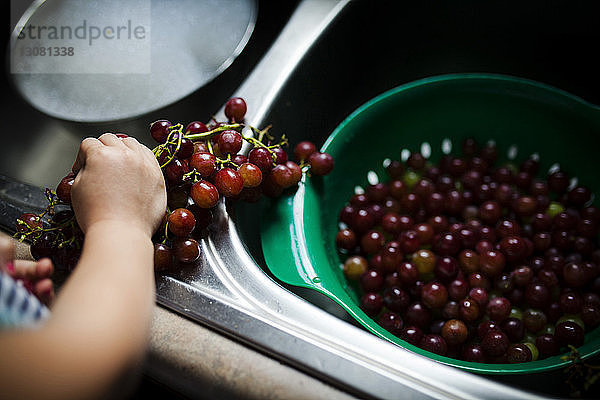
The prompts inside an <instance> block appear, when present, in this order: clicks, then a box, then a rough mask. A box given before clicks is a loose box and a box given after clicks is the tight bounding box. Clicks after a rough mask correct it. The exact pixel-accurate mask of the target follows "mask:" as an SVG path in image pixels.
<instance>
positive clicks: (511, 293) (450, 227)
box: [336, 139, 600, 363]
mask: <svg viewBox="0 0 600 400" xmlns="http://www.w3.org/2000/svg"><path fill="white" fill-rule="evenodd" d="M497 158H498V149H497V147H496V145H495V143H494V142H489V143H486V144H485V145H483V146H480V145H479V144H478V143H477V142H476V141H475V140H474V139H467V140H465V141H464V142H463V143H462V155H460V156H452V155H449V154H447V155H444V156H442V158H441V160H440V161H439V163H438V164H432V163H430V162H429V161H428V160H427V159H425V158H424V157H423V156H422V155H421V154H420V153H412V154H410V156H409V157H408V158H407V159H406V161H405V162H401V161H391V162H389V164H386V172H387V176H388V178H389V179H387V180H386V182H382V183H377V184H370V185H369V186H367V187H366V188H365V189H364V192H362V193H355V194H353V195H352V196H351V197H350V199H349V201H348V202H347V203H346V205H345V206H344V207H343V209H342V210H341V212H340V215H339V221H340V230H339V231H338V233H337V237H336V244H337V248H338V250H339V252H340V255H341V257H342V259H343V260H344V273H345V276H346V277H347V279H348V280H349V281H350V282H352V284H354V285H355V286H356V287H357V288H358V291H359V293H360V306H361V308H362V309H363V310H364V311H365V313H366V314H368V315H369V316H371V317H372V318H373V319H374V320H375V321H377V322H378V324H379V325H380V326H382V327H383V328H384V329H386V330H387V331H388V332H390V333H392V334H393V335H395V336H397V337H399V338H400V339H402V340H404V341H406V342H408V343H411V344H413V345H415V346H418V347H420V348H422V349H424V350H427V351H430V352H432V353H436V354H439V355H442V356H447V357H451V358H455V359H460V360H465V361H471V362H480V363H521V362H527V361H534V360H536V359H543V358H546V357H550V356H554V355H557V354H560V353H561V352H565V351H568V349H569V346H572V347H573V348H577V347H579V346H581V345H582V344H583V343H584V341H585V333H586V332H588V331H590V330H592V329H594V328H595V327H597V326H598V325H599V324H600V296H599V293H600V267H599V266H600V250H599V248H598V242H597V240H598V224H599V222H600V209H598V208H597V207H595V206H594V205H592V204H591V203H592V200H593V195H592V193H591V191H590V190H589V188H587V187H585V186H581V185H577V184H576V183H575V182H574V181H571V179H570V178H569V176H568V175H567V173H566V172H564V171H563V170H561V169H559V168H557V169H554V170H551V171H550V172H549V173H548V174H547V175H546V176H543V177H539V176H538V170H539V160H538V158H537V156H534V157H531V158H528V159H526V160H524V161H523V162H522V163H521V164H520V165H518V164H515V163H506V164H500V163H498V162H497Z"/></svg>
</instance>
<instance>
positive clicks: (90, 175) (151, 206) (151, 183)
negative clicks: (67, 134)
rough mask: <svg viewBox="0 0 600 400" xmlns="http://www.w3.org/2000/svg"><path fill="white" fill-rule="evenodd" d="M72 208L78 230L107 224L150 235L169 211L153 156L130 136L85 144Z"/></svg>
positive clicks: (75, 167)
mask: <svg viewBox="0 0 600 400" xmlns="http://www.w3.org/2000/svg"><path fill="white" fill-rule="evenodd" d="M73 172H75V173H77V177H76V178H75V181H74V182H73V187H72V189H71V205H72V207H73V211H74V212H75V215H76V217H77V222H78V223H79V226H80V227H81V229H82V230H83V232H86V231H87V230H88V229H89V228H90V227H91V226H92V225H94V224H96V223H98V222H101V221H109V222H116V223H120V224H126V225H128V226H136V227H138V228H139V229H141V230H142V231H143V232H144V233H146V234H147V235H148V237H150V236H152V234H153V233H154V232H155V231H156V229H157V228H158V226H159V225H160V222H161V220H162V218H163V216H164V213H165V210H166V207H167V194H166V191H165V181H164V178H163V175H162V172H161V170H160V166H159V165H158V161H157V160H156V158H155V157H154V155H153V154H152V152H151V151H150V150H149V149H148V148H147V147H145V146H144V145H142V144H140V143H139V142H138V141H137V140H136V139H134V138H132V137H126V138H123V139H121V138H119V137H117V136H115V135H113V134H111V133H105V134H103V135H102V136H100V138H98V139H95V138H87V139H85V140H83V142H81V146H80V148H79V154H78V155H77V159H76V161H75V164H74V165H73Z"/></svg>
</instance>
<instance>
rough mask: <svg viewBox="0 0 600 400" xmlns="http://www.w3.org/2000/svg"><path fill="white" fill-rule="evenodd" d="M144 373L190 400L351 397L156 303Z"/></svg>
mask: <svg viewBox="0 0 600 400" xmlns="http://www.w3.org/2000/svg"><path fill="white" fill-rule="evenodd" d="M16 257H17V258H18V259H31V255H30V253H29V247H28V246H27V245H26V244H24V243H19V244H18V245H17V252H16ZM144 374H145V375H146V376H148V377H150V378H151V379H153V380H155V381H157V382H158V383H160V384H162V385H164V386H166V387H168V388H169V389H171V390H173V391H175V392H177V393H179V394H181V395H182V396H183V397H190V398H194V399H214V398H219V399H229V398H232V399H239V398H243V399H331V400H352V399H356V398H355V397H353V396H351V395H349V394H348V393H345V392H342V391H340V390H338V389H336V388H334V387H332V386H330V385H328V384H327V383H324V382H322V381H321V380H319V379H316V378H314V377H312V376H310V375H308V374H306V373H304V372H302V371H300V370H298V369H296V368H294V367H292V366H289V365H286V364H283V363H281V362H280V361H278V360H275V359H274V358H272V357H270V356H268V355H267V354H263V353H261V352H258V351H256V350H254V349H252V348H250V347H248V346H247V345H245V344H243V343H240V342H238V341H236V340H234V339H233V338H230V337H227V336H224V335H222V334H221V333H219V332H217V331H215V330H213V329H211V328H209V327H207V326H204V325H201V324H199V323H197V322H194V321H191V320H189V319H187V318H185V317H183V316H181V315H179V314H177V313H174V312H172V311H171V310H169V309H167V308H164V307H162V306H161V305H159V304H157V305H156V306H155V308H154V317H153V321H152V326H151V332H150V343H149V348H148V353H147V358H146V362H145V366H144Z"/></svg>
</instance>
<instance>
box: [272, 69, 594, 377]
mask: <svg viewBox="0 0 600 400" xmlns="http://www.w3.org/2000/svg"><path fill="white" fill-rule="evenodd" d="M467 137H474V138H475V139H477V141H478V142H479V143H485V142H487V141H489V140H494V141H495V142H496V144H497V147H498V150H499V154H500V155H504V161H506V160H510V159H513V158H514V161H515V162H518V161H520V160H522V159H524V158H526V157H529V156H530V155H532V154H534V153H536V154H538V155H539V159H540V171H543V172H545V171H548V169H549V168H550V167H551V166H552V165H553V164H556V163H558V164H559V165H560V167H561V169H563V170H565V171H566V172H568V173H569V175H570V176H575V177H577V179H578V182H580V183H581V184H583V185H586V186H588V187H589V188H590V189H591V190H592V192H594V193H599V190H600V182H599V179H598V178H597V173H598V171H600V168H599V167H600V157H598V150H599V149H600V108H598V107H597V106H595V105H591V104H589V103H586V102H585V101H583V100H581V99H580V98H577V97H575V96H573V95H571V94H569V93H566V92H564V91H561V90H558V89H556V88H553V87H549V86H547V85H544V84H541V83H537V82H533V81H529V80H524V79H519V78H514V77H509V76H501V75H488V74H458V75H444V76H439V77H433V78H428V79H423V80H419V81H416V82H413V83H409V84H406V85H403V86H400V87H397V88H395V89H392V90H390V91H388V92H385V93H383V94H381V95H380V96H378V97H376V98H374V99H372V100H370V101H368V102H367V103H366V104H364V105H363V106H361V107H360V108H359V109H357V110H356V111H354V112H353V113H352V114H351V115H350V116H349V117H348V118H347V119H346V120H345V121H343V122H342V123H341V124H340V125H339V126H338V127H337V128H336V129H335V131H334V132H333V133H332V134H331V136H329V138H328V139H327V141H326V143H325V144H324V146H323V148H322V151H325V152H328V153H330V154H331V155H332V156H333V157H334V159H335V168H334V170H333V172H332V173H331V174H329V175H327V176H325V177H310V178H307V179H305V181H304V182H303V183H302V184H301V185H300V187H299V189H298V190H297V191H296V192H295V193H293V194H291V195H288V196H287V197H286V196H284V197H282V198H279V199H277V200H274V201H272V202H270V203H268V204H266V207H268V212H267V210H264V212H263V215H262V225H261V241H262V248H263V253H264V257H265V261H266V264H267V266H268V268H269V270H270V271H271V272H272V273H273V275H274V276H275V277H276V278H277V279H279V280H281V281H282V282H285V283H287V284H290V285H294V286H300V287H306V288H311V289H314V290H316V291H318V292H321V293H323V294H325V295H326V296H328V297H330V298H331V299H333V300H334V301H336V302H337V303H338V304H340V305H341V306H342V307H343V308H344V309H345V310H346V311H347V312H348V313H349V314H350V315H351V316H352V317H354V318H355V319H356V320H357V321H358V322H359V323H360V324H362V325H363V326H364V327H365V328H366V329H367V330H369V331H370V332H372V333H374V334H375V335H378V336H380V337H381V338H383V339H386V340H389V341H390V342H393V343H396V344H397V345H399V346H402V347H404V348H407V349H409V350H411V351H414V352H415V353H419V354H421V355H424V356H427V357H430V358H432V359H434V360H437V361H439V362H441V363H444V364H448V365H452V366H455V367H458V368H462V369H465V370H469V371H473V372H478V373H484V374H524V373H536V372H543V371H548V370H552V369H556V368H560V367H564V366H565V365H567V363H568V361H565V360H562V359H561V357H560V356H555V357H550V358H546V359H544V360H538V361H533V362H528V363H522V364H481V363H473V362H465V361H460V360H456V359H452V358H448V357H442V356H439V355H436V354H433V353H430V352H428V351H425V350H422V349H420V348H418V347H416V346H413V345H411V344H409V343H407V342H405V341H403V340H401V339H399V338H397V337H395V336H393V335H391V334H390V333H388V332H387V331H386V330H384V329H383V328H381V327H380V326H379V325H378V324H377V323H376V322H375V321H374V320H372V319H371V318H370V317H369V316H367V315H366V314H365V313H364V312H363V311H362V310H361V309H360V307H359V305H358V301H359V298H358V294H357V291H356V288H355V287H353V286H352V285H349V284H348V282H347V281H346V279H345V277H344V274H343V271H342V269H341V262H342V261H341V258H340V256H339V255H338V252H337V250H336V246H335V236H336V233H337V231H338V215H339V211H340V210H341V208H342V207H343V206H344V204H345V203H346V202H347V200H348V199H349V197H350V196H351V195H352V194H353V193H354V189H355V187H356V186H357V185H359V186H362V187H366V185H368V183H369V181H368V180H367V179H368V178H367V176H368V175H370V176H371V178H372V177H373V176H374V175H373V173H375V174H376V175H377V176H378V177H380V178H381V179H382V180H384V179H386V178H385V171H384V166H383V161H384V160H385V159H386V158H387V159H400V158H401V153H402V151H403V150H404V152H406V151H411V152H412V151H422V150H423V149H430V152H431V155H430V159H431V160H432V161H436V160H438V159H439V157H440V156H441V155H442V154H443V151H442V148H445V149H446V150H445V151H448V149H449V147H448V145H449V144H454V147H455V148H456V147H458V148H459V149H458V150H459V151H460V144H461V142H462V140H463V139H465V138H467ZM423 146H425V147H423ZM500 161H502V159H501V160H500ZM599 351H600V328H597V329H595V330H594V331H592V332H590V333H588V334H587V335H586V339H585V343H584V345H583V346H582V347H580V348H579V352H580V355H581V356H582V357H583V358H587V357H590V356H592V355H594V354H596V353H598V352H599Z"/></svg>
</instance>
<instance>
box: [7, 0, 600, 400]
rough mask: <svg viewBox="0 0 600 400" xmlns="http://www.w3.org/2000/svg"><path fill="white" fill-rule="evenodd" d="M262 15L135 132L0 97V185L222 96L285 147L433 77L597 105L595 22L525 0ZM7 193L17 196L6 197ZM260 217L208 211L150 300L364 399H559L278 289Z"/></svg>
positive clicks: (535, 383) (558, 387) (549, 379)
mask: <svg viewBox="0 0 600 400" xmlns="http://www.w3.org/2000/svg"><path fill="white" fill-rule="evenodd" d="M271 3H286V2H266V1H265V2H260V5H259V16H258V21H257V25H256V28H255V32H254V34H253V37H252V38H251V39H250V41H249V43H248V45H247V47H246V49H245V50H244V52H243V53H242V54H241V55H240V56H239V57H238V58H237V59H236V61H235V62H234V63H233V64H232V65H231V67H230V68H229V69H228V70H227V71H225V72H224V73H223V74H222V75H221V76H220V77H218V78H217V79H215V80H214V81H213V82H211V83H210V84H209V85H207V86H206V87H204V88H202V89H200V90H199V91H198V92H196V93H194V94H192V95H191V96H189V97H188V98H186V99H184V100H182V101H181V102H179V103H177V104H174V105H173V106H170V107H167V108H165V109H162V110H160V111H158V112H155V113H152V114H150V115H145V116H143V117H142V118H139V119H136V120H130V121H121V122H120V123H118V124H98V125H89V124H75V123H67V122H65V121H59V120H55V119H52V118H49V117H47V116H45V115H43V114H41V113H39V112H37V111H35V110H32V109H31V108H29V107H28V106H27V105H25V104H24V103H21V102H19V100H18V99H17V100H15V99H14V98H13V97H14V94H12V93H11V92H8V91H5V92H4V93H5V94H4V96H5V99H4V100H5V104H8V103H9V100H10V103H11V104H12V106H11V108H10V111H8V110H7V108H6V107H5V108H4V111H3V113H4V115H3V116H4V118H5V121H8V122H9V124H10V125H9V126H11V127H17V128H13V131H11V134H10V135H8V139H7V140H6V143H5V145H4V146H3V150H2V151H3V155H2V157H0V172H1V174H3V175H6V176H8V177H10V179H11V180H14V181H19V182H26V183H29V184H32V185H33V187H31V186H25V188H26V189H23V188H22V187H21V189H19V190H21V191H18V193H22V190H29V191H32V192H34V193H35V192H36V188H37V189H39V188H40V187H45V186H50V187H53V186H54V185H55V184H56V182H58V179H60V178H61V177H62V175H64V173H65V171H67V170H68V169H69V168H70V166H71V162H72V156H73V155H74V154H75V152H76V148H77V145H78V143H79V141H80V140H81V138H83V137H85V136H87V135H96V134H97V133H98V132H103V131H121V132H127V133H130V134H132V135H133V136H136V137H137V138H138V139H140V140H141V141H142V142H144V143H146V144H148V145H152V143H151V141H150V140H149V139H150V138H149V135H148V134H147V126H148V123H149V122H151V121H153V120H156V119H159V118H168V119H170V120H171V121H189V120H195V119H198V120H208V119H209V118H210V113H211V112H213V111H214V110H219V111H218V114H219V115H222V112H223V111H222V108H220V107H222V105H223V103H224V101H225V100H226V99H227V98H229V97H231V96H232V95H239V96H242V97H244V98H246V100H247V103H248V105H249V113H248V122H249V123H251V124H252V125H255V126H265V125H267V124H272V125H273V132H275V133H285V134H286V136H287V137H288V138H289V139H290V142H291V143H297V142H298V141H299V140H304V139H307V140H312V141H314V142H315V143H317V144H319V145H321V144H322V143H323V142H324V140H325V138H326V137H327V136H328V135H329V134H330V133H331V132H332V131H333V130H334V128H335V127H336V126H337V125H338V124H339V123H340V122H341V121H342V120H343V119H344V118H345V117H347V116H348V114H350V113H351V111H352V110H354V109H355V108H357V107H358V106H359V105H361V104H363V103H364V102H365V101H366V100H368V99H370V98H372V97H374V96H376V95H378V94H380V93H382V92H384V91H385V90H388V89H390V88H392V87H395V86H398V85H400V84H403V83H406V82H410V81H413V80H415V79H418V78H424V77H428V76H432V75H439V74H447V73H453V72H489V73H502V74H508V75H513V76H519V77H523V78H529V79H533V80H537V81H540V82H543V83H546V84H549V85H552V86H556V87H559V88H561V89H563V90H566V91H569V92H571V93H573V94H575V95H577V96H580V97H582V98H583V99H585V100H587V101H589V102H591V103H596V104H600V80H599V78H598V76H597V71H598V70H600V62H598V61H597V60H595V58H594V57H593V56H592V51H591V50H590V49H593V48H594V47H593V46H594V45H595V44H596V43H598V39H600V32H598V31H597V29H596V27H595V20H594V18H593V16H594V15H597V14H595V13H594V12H593V10H591V9H586V7H587V6H584V5H569V7H570V8H568V7H567V6H566V5H565V6H564V8H561V9H558V8H557V9H552V10H548V9H547V8H545V6H544V4H545V3H543V2H537V1H536V2H530V3H528V4H527V5H519V10H518V11H516V10H514V9H509V8H508V7H506V6H504V7H502V6H495V5H488V4H483V5H482V4H478V5H477V7H476V8H475V7H474V6H470V5H469V4H466V3H459V4H457V3H452V4H448V5H438V6H437V8H436V9H435V10H431V9H429V8H428V7H425V6H421V5H419V4H411V3H407V4H405V3H404V2H347V1H339V2H338V1H328V0H307V1H302V2H299V3H298V4H295V3H294V4H291V5H287V6H284V5H273V4H271ZM290 15H291V17H290ZM276 37H277V40H276V41H274V39H275V38H276ZM272 43H273V45H272V46H271V44H272ZM267 49H269V50H268V51H267ZM23 121H26V122H23ZM15 129H19V132H22V133H19V134H18V135H17V134H15V133H12V132H14V131H15ZM3 137H5V138H6V137H7V135H6V134H5V136H3ZM9 184H10V185H12V186H11V187H16V186H18V184H15V183H14V182H12V183H11V182H9V183H3V186H4V188H6V187H7V186H8V185H9ZM15 185H16V186H15ZM38 193H39V190H38ZM31 198H32V197H27V198H26V199H23V197H22V196H21V197H19V196H7V195H6V193H4V194H3V195H2V197H0V199H2V202H3V203H4V204H0V206H2V207H4V208H3V209H2V210H3V212H5V213H6V212H8V211H7V210H9V211H10V210H13V211H12V212H13V213H15V212H18V210H19V207H21V208H27V207H30V206H35V204H33V203H34V202H33V201H31ZM9 203H10V204H12V205H11V207H12V208H11V207H8V206H7V204H9ZM14 203H17V206H14ZM260 206H261V205H260V204H254V205H252V204H241V205H238V206H235V207H227V206H226V205H225V204H224V203H221V204H219V206H218V209H217V212H216V213H215V219H214V223H213V225H212V226H211V228H210V229H209V233H208V235H207V237H206V238H205V239H204V240H202V241H201V247H202V256H201V266H200V267H199V268H197V269H192V270H185V271H181V272H179V273H171V274H166V275H161V276H157V301H158V303H160V304H161V305H163V306H165V307H168V308H170V309H172V310H174V311H177V312H179V313H181V314H183V315H185V316H187V317H189V318H191V319H193V320H195V321H197V322H198V323H202V324H206V325H209V326H211V327H213V328H214V329H216V330H218V331H220V332H222V333H224V334H226V335H230V336H231V337H234V338H236V339H238V340H240V341H242V342H244V343H246V344H248V345H249V346H253V347H256V348H257V349H259V350H261V351H264V352H267V353H268V354H270V355H272V356H273V357H276V358H278V359H280V360H282V361H283V362H286V363H289V364H291V365H293V366H295V367H298V368H300V369H302V370H304V371H307V372H308V373H310V374H312V375H314V376H317V377H319V378H321V379H323V380H325V381H327V382H329V383H331V384H333V385H336V386H337V387H340V388H342V389H344V390H346V391H348V392H350V393H353V394H357V395H359V396H361V397H367V398H380V399H389V398H407V397H408V398H415V399H417V398H474V399H475V398H504V399H508V398H528V399H530V398H551V397H555V396H562V395H564V386H565V385H564V383H563V382H564V377H562V376H561V375H560V371H558V372H553V373H548V374H537V375H523V376H517V377H503V376H494V377H484V376H479V375H475V374H471V373H468V372H465V371H461V370H458V369H455V368H452V367H448V366H445V365H442V364H440V363H437V362H435V361H432V360H430V359H428V358H425V357H422V356H420V355H417V354H415V353H412V352H410V351H408V350H406V349H403V348H400V347H398V346H395V345H393V344H391V343H388V342H386V341H383V340H381V339H379V338H377V337H375V336H374V335H372V334H370V333H368V332H366V331H365V330H364V329H362V328H361V327H359V326H357V325H356V323H354V322H353V320H352V319H351V318H349V317H348V315H347V314H346V313H345V311H343V310H342V309H341V308H340V307H339V306H338V305H337V304H335V303H333V302H332V301H330V300H329V299H328V298H325V297H324V296H321V295H319V294H317V293H315V292H312V291H309V290H305V289H299V288H295V287H289V286H287V285H285V284H283V283H281V282H278V281H277V280H276V279H274V278H273V277H272V276H270V274H269V271H268V269H267V268H266V267H265V264H264V259H263V256H262V252H261V247H260V242H259V229H258V227H259V222H260V221H259V213H258V212H257V211H258V210H259V209H260ZM5 228H8V227H7V226H6V225H5Z"/></svg>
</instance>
